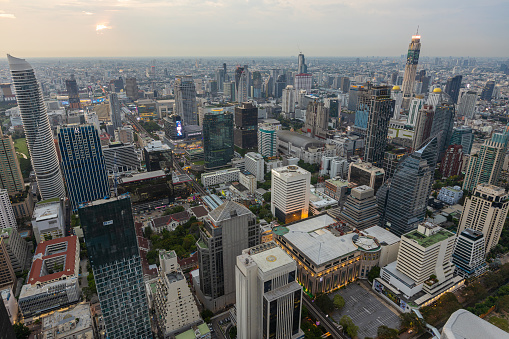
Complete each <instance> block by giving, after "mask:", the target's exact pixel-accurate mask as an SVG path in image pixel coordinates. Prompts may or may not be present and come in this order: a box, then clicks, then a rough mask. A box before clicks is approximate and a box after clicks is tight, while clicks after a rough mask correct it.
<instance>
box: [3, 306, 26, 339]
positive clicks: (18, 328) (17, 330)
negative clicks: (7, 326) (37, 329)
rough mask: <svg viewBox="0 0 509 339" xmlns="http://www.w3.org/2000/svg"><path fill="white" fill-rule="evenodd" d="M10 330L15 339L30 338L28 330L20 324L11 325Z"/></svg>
mask: <svg viewBox="0 0 509 339" xmlns="http://www.w3.org/2000/svg"><path fill="white" fill-rule="evenodd" d="M4 312H5V311H4ZM12 328H13V329H14V334H15V335H16V339H28V337H29V336H30V329H29V328H28V327H27V326H25V325H24V324H23V323H21V322H18V323H16V324H14V325H12Z"/></svg>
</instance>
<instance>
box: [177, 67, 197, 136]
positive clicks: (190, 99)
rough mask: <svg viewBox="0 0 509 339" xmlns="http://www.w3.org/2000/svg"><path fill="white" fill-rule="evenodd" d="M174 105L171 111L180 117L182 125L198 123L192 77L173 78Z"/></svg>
mask: <svg viewBox="0 0 509 339" xmlns="http://www.w3.org/2000/svg"><path fill="white" fill-rule="evenodd" d="M174 91H175V107H174V109H173V113H174V114H176V115H178V116H180V117H182V120H183V121H184V125H186V126H189V125H198V112H197V109H198V108H197V106H196V88H195V85H194V81H193V77H191V76H189V75H187V76H178V77H177V78H176V79H175V88H174Z"/></svg>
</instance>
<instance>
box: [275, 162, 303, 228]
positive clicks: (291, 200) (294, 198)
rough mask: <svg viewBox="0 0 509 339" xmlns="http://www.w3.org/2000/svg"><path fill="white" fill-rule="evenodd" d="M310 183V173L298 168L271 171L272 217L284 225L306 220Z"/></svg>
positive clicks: (287, 167) (280, 168) (282, 168)
mask: <svg viewBox="0 0 509 339" xmlns="http://www.w3.org/2000/svg"><path fill="white" fill-rule="evenodd" d="M310 183H311V173H309V172H308V171H306V170H305V169H302V168H300V167H299V166H285V167H279V168H274V169H272V186H271V192H272V195H271V204H270V210H271V212H272V215H274V216H275V217H276V218H278V219H279V220H280V221H282V222H284V223H289V222H292V221H296V220H300V219H304V218H307V217H308V211H309V194H310V191H309V186H310Z"/></svg>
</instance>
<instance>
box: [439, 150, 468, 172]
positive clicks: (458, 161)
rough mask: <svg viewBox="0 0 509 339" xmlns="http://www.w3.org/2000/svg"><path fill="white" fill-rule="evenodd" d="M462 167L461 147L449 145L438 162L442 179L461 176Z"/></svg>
mask: <svg viewBox="0 0 509 339" xmlns="http://www.w3.org/2000/svg"><path fill="white" fill-rule="evenodd" d="M462 167H463V146H461V145H450V146H449V147H448V148H447V151H446V152H445V154H444V156H443V158H442V161H441V162H440V173H442V176H443V177H444V178H448V177H451V176H453V175H459V174H461V168H462Z"/></svg>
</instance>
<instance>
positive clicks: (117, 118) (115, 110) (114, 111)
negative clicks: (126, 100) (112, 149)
mask: <svg viewBox="0 0 509 339" xmlns="http://www.w3.org/2000/svg"><path fill="white" fill-rule="evenodd" d="M108 99H109V101H110V114H111V123H112V125H113V130H116V129H117V128H121V127H122V112H121V108H120V101H119V100H118V95H117V93H110V94H109V95H108ZM117 141H118V140H117Z"/></svg>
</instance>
